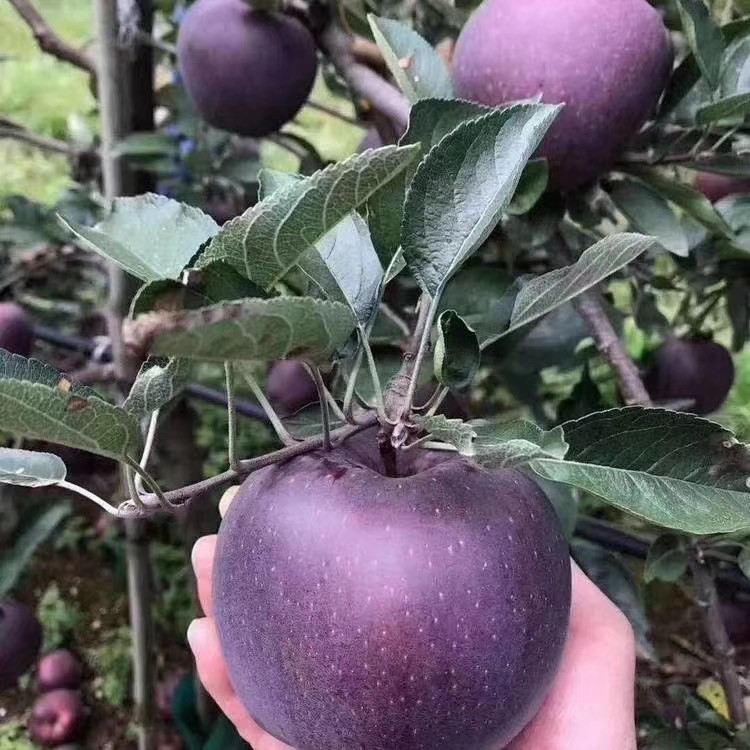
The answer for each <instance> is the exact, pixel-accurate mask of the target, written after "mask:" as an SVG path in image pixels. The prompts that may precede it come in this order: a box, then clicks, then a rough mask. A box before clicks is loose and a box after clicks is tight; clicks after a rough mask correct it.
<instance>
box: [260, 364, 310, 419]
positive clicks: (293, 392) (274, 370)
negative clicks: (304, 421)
mask: <svg viewBox="0 0 750 750" xmlns="http://www.w3.org/2000/svg"><path fill="white" fill-rule="evenodd" d="M268 398H269V399H270V401H271V404H273V407H274V409H276V410H277V411H278V412H279V413H280V414H281V416H289V415H290V414H294V413H296V412H298V411H299V410H300V409H303V408H304V407H305V406H309V405H310V404H316V403H318V389H317V388H316V387H315V381H314V380H313V379H312V378H311V377H310V373H308V371H307V370H306V369H305V367H304V365H303V364H302V363H301V362H298V361H297V360H294V359H288V360H283V361H281V362H276V363H274V365H273V366H272V367H271V371H270V372H269V373H268Z"/></svg>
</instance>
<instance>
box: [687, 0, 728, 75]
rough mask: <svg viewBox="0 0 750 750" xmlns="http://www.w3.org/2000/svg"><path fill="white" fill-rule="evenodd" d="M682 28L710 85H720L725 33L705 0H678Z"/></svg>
mask: <svg viewBox="0 0 750 750" xmlns="http://www.w3.org/2000/svg"><path fill="white" fill-rule="evenodd" d="M677 9H678V10H679V12H680V18H681V20H682V29H683V31H684V32H685V37H686V38H687V42H688V44H689V45H690V49H691V50H692V51H693V54H694V55H695V59H696V61H697V62H698V65H699V67H700V69H701V72H702V73H703V75H704V77H705V79H706V81H708V84H709V86H711V88H712V89H715V88H716V87H717V86H718V85H719V75H720V73H721V60H722V56H723V54H724V35H723V34H722V33H721V29H720V28H719V27H718V26H717V25H716V23H715V22H714V20H713V18H711V12H710V11H709V9H708V7H707V6H706V4H705V3H704V2H703V0H677Z"/></svg>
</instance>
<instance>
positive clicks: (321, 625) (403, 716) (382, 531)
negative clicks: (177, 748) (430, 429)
mask: <svg viewBox="0 0 750 750" xmlns="http://www.w3.org/2000/svg"><path fill="white" fill-rule="evenodd" d="M373 445H374V443H373ZM354 447H356V450H355V449H354ZM354 447H353V448H352V449H350V448H349V447H348V444H345V445H344V446H343V447H340V448H337V449H335V450H334V451H332V452H329V453H317V454H309V455H306V456H302V457H299V458H296V459H294V460H292V461H289V462H287V463H284V464H280V465H276V466H272V467H268V468H266V469H263V470H261V471H258V472H257V473H255V474H253V475H252V476H251V477H250V478H249V479H248V480H247V481H246V482H245V483H244V484H243V485H242V487H241V489H240V490H239V493H238V494H237V495H236V496H235V499H234V501H233V503H232V506H231V508H230V509H229V512H228V514H227V516H226V518H225V520H224V522H223V524H222V526H221V530H220V533H219V540H218V547H217V555H216V562H215V570H214V576H215V577H214V605H215V613H216V619H217V624H218V628H219V634H220V638H221V643H222V648H223V651H224V656H225V658H226V661H227V663H228V666H229V671H230V675H231V678H232V682H233V684H234V687H235V690H236V691H237V694H238V695H239V696H240V698H241V700H242V701H243V703H244V705H245V707H246V708H247V710H248V711H249V712H250V714H251V715H252V716H253V717H254V718H255V719H256V721H257V722H258V723H259V724H260V725H261V726H262V727H263V728H264V729H266V730H267V731H268V732H269V733H271V734H272V735H274V736H275V737H277V738H279V739H280V740H282V741H284V742H286V743H288V744H290V745H292V746H294V747H295V748H297V749H298V750H352V749H353V748H358V749H361V750H427V749H429V750H436V749H437V748H441V749H442V748H449V747H459V745H457V744H456V743H460V748H461V750H485V749H489V748H493V749H494V748H497V747H501V746H503V745H504V744H505V743H508V742H509V741H510V740H511V739H512V738H513V737H514V736H515V735H516V734H517V733H518V732H520V731H521V729H522V728H523V727H524V726H525V725H526V724H527V723H528V722H529V720H530V719H531V718H532V717H533V716H534V715H535V713H536V712H537V710H538V709H539V707H540V706H541V704H542V701H543V699H544V697H545V694H546V692H547V689H548V688H549V686H550V684H551V681H552V678H553V677H554V675H555V673H556V670H557V668H558V663H559V660H560V657H561V654H562V649H563V645H564V642H565V638H566V633H567V628H568V615H569V607H570V586H571V584H570V578H571V572H570V562H569V557H568V550H567V545H566V542H565V539H564V537H563V534H562V532H561V530H560V526H559V524H558V521H557V518H556V516H555V513H554V511H553V509H552V507H551V506H550V504H549V502H548V500H547V498H546V497H545V495H544V494H543V493H542V492H541V490H540V489H539V488H538V487H537V485H536V484H535V483H534V482H532V481H531V480H530V479H528V478H527V477H526V476H524V475H523V474H521V473H519V472H517V471H501V472H488V471H485V470H483V469H481V468H478V467H477V466H475V465H474V464H472V463H470V462H469V461H467V460H463V459H449V460H438V459H432V456H431V454H425V453H421V454H420V452H419V451H415V454H417V459H416V460H411V459H410V461H409V464H410V465H404V466H401V467H400V468H401V472H400V473H401V474H402V475H401V476H398V477H388V476H385V474H384V472H383V470H382V468H381V467H380V462H379V460H378V459H377V458H376V457H373V451H372V449H371V450H370V451H369V452H368V451H364V452H363V451H362V444H361V441H359V444H357V445H356V446H354ZM439 458H440V459H444V458H445V456H444V455H441V456H440V457H439ZM404 463H405V462H404Z"/></svg>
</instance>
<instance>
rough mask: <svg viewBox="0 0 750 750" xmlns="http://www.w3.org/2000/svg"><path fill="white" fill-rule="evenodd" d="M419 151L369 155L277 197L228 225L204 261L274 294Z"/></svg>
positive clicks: (282, 191)
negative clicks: (308, 255)
mask: <svg viewBox="0 0 750 750" xmlns="http://www.w3.org/2000/svg"><path fill="white" fill-rule="evenodd" d="M418 151H419V148H418V147H416V146H406V147H397V146H386V147H385V148H381V149H377V150H374V151H365V152H364V153H362V154H357V155H355V156H352V157H350V158H349V159H347V160H346V161H343V162H339V163H338V164H332V165H331V166H329V167H327V168H326V169H324V170H322V171H321V172H316V173H315V174H314V175H311V176H310V177H306V178H304V179H302V180H298V181H295V182H293V183H290V184H288V185H286V186H285V187H282V188H280V189H278V190H276V191H274V192H273V193H272V194H271V195H269V196H268V197H267V198H266V199H265V200H263V201H261V202H260V203H258V204H257V205H255V206H253V207H252V208H250V209H248V210H247V211H245V213H244V214H242V216H239V217H237V218H236V219H233V220H232V221H230V222H229V223H227V224H225V225H224V227H223V228H222V230H221V231H220V232H219V234H218V235H216V237H214V239H213V240H212V241H211V244H210V245H209V246H208V248H207V249H206V251H205V252H204V253H203V255H202V256H201V258H200V259H199V262H198V266H199V267H200V268H203V267H205V266H207V265H209V264H210V263H213V262H215V261H225V262H227V263H229V264H230V265H231V266H233V267H234V268H235V270H237V271H238V272H239V273H241V274H243V275H244V276H246V277H247V278H249V279H251V280H252V281H254V282H255V283H256V284H259V285H260V286H262V287H264V288H265V289H269V288H270V287H272V286H273V285H274V284H275V283H276V282H277V281H278V280H279V279H281V278H282V277H283V276H284V275H285V274H286V273H287V272H288V271H289V270H290V269H291V268H292V267H293V266H295V265H296V264H297V262H298V261H299V259H300V258H301V257H302V255H303V254H304V253H305V252H307V251H308V250H309V249H310V248H311V247H312V246H313V245H314V244H315V243H316V242H317V241H318V240H320V239H321V238H322V237H323V235H325V234H326V233H327V232H328V231H329V230H331V229H332V228H333V227H335V226H336V225H337V224H338V223H339V222H340V221H341V220H342V219H343V218H344V217H345V216H346V215H347V214H350V213H351V212H352V211H354V210H356V209H357V208H359V207H360V206H362V205H363V204H364V203H365V202H366V201H367V199H368V198H369V197H370V196H371V195H372V194H373V193H374V192H375V191H376V190H378V189H379V188H381V187H382V186H383V185H385V184H386V183H388V182H389V181H390V180H392V179H393V178H394V177H396V176H397V175H398V174H399V173H400V172H401V171H403V170H404V169H406V167H407V166H408V164H409V162H411V160H412V159H414V158H416V156H417V153H418Z"/></svg>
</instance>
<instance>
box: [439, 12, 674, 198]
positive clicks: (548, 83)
mask: <svg viewBox="0 0 750 750" xmlns="http://www.w3.org/2000/svg"><path fill="white" fill-rule="evenodd" d="M671 69H672V45H671V42H670V39H669V34H668V32H667V29H666V28H665V27H664V24H663V23H662V20H661V16H660V15H659V13H658V12H657V11H656V9H655V8H653V7H652V6H651V5H650V4H649V3H648V2H646V0H486V1H485V2H484V3H483V4H482V6H481V7H480V8H479V9H478V10H477V12H476V13H475V14H474V15H473V16H472V17H471V18H470V19H469V22H468V23H467V24H466V26H465V28H464V29H463V31H462V32H461V36H460V37H459V40H458V44H457V45H456V50H455V53H454V56H453V76H454V80H455V84H456V91H457V93H458V95H459V96H460V97H462V98H465V99H470V100H472V101H477V102H480V103H482V104H487V105H490V106H496V105H499V104H505V103H507V102H510V101H515V100H518V99H531V98H534V97H536V96H539V95H541V97H542V100H543V101H545V102H548V103H553V104H558V103H564V104H565V108H564V110H563V111H562V113H561V115H560V117H559V118H558V120H557V122H556V123H555V124H554V125H553V126H552V128H551V129H550V131H549V133H548V135H547V137H546V139H545V141H544V143H543V144H542V147H541V151H540V154H541V155H542V156H546V157H547V160H548V161H549V166H550V184H551V185H552V186H553V187H555V188H557V189H560V190H563V191H565V190H572V189H574V188H577V187H580V186H581V185H584V184H586V183H587V182H590V181H591V180H593V179H594V178H595V177H597V176H598V175H599V174H601V173H602V172H603V171H605V170H606V169H608V168H609V167H611V166H612V165H613V164H614V162H615V161H616V159H617V158H618V156H619V155H620V154H621V153H622V151H623V150H624V149H625V147H626V145H627V144H628V141H630V140H631V139H632V138H633V136H634V135H635V134H636V133H637V132H638V129H639V128H640V127H641V125H642V124H643V123H644V122H645V120H646V119H647V118H648V117H649V115H650V114H651V113H652V112H653V110H654V108H655V106H656V103H657V101H658V99H659V96H660V95H661V92H662V91H663V89H664V86H665V84H666V82H667V79H668V77H669V73H670V71H671Z"/></svg>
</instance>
